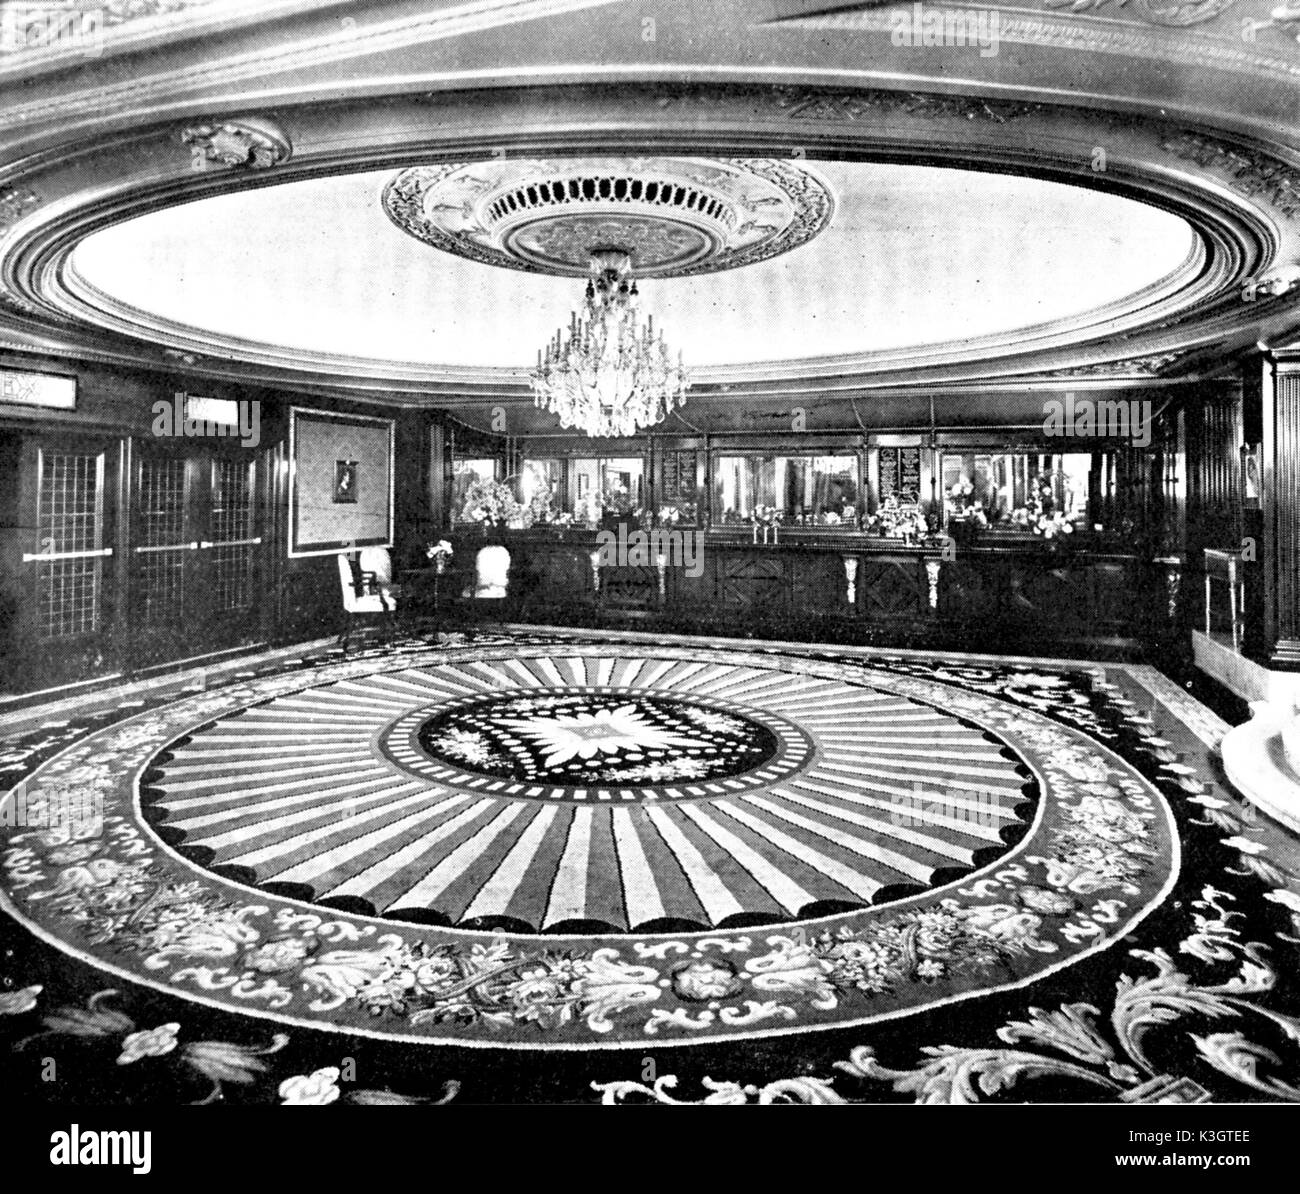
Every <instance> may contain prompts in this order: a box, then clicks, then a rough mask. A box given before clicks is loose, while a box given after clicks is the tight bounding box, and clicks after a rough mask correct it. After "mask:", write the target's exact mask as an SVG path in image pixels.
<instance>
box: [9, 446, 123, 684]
mask: <svg viewBox="0 0 1300 1194" xmlns="http://www.w3.org/2000/svg"><path fill="white" fill-rule="evenodd" d="M119 453H120V444H119V443H116V442H112V443H109V442H104V441H98V442H97V441H90V440H85V441H80V440H75V439H72V438H71V437H69V438H68V439H66V440H62V441H55V440H52V439H51V440H31V439H29V440H26V441H25V442H24V444H23V447H22V449H21V453H20V470H21V477H22V485H21V499H20V514H19V523H20V530H19V540H20V543H21V563H20V568H21V571H20V573H19V577H20V583H19V585H18V586H17V590H18V591H17V601H16V603H15V609H14V611H13V619H14V624H15V630H16V633H15V634H13V635H12V636H11V638H10V642H11V649H12V653H13V658H14V664H15V667H14V671H15V673H16V674H15V675H14V676H13V677H12V678H10V679H9V682H8V683H7V684H6V687H7V688H12V689H14V690H16V691H24V690H25V691H32V690H40V689H45V688H52V687H56V686H58V685H61V684H66V683H70V682H73V681H76V680H80V679H83V678H86V677H89V676H93V675H96V674H102V673H104V672H106V671H111V670H113V665H114V658H113V657H114V650H113V647H112V643H113V621H114V614H115V603H114V597H115V596H116V588H117V586H116V571H115V565H116V560H115V558H114V536H115V529H116V527H115V513H116V511H115V508H114V507H115V503H114V501H113V500H112V495H113V493H114V491H115V486H116V483H117V477H118V467H119Z"/></svg>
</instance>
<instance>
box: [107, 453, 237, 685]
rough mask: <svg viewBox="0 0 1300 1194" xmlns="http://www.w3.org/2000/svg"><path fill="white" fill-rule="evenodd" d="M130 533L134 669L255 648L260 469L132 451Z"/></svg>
mask: <svg viewBox="0 0 1300 1194" xmlns="http://www.w3.org/2000/svg"><path fill="white" fill-rule="evenodd" d="M137 456H138V464H137V469H136V480H135V485H136V489H135V516H134V519H133V531H132V541H133V545H134V546H133V548H132V565H133V566H132V575H131V588H132V603H131V609H132V620H131V626H130V636H131V639H132V640H133V655H134V662H135V666H137V667H144V666H148V665H151V664H156V663H161V662H164V661H166V660H175V659H185V658H191V657H194V656H198V655H205V654H209V653H211V652H214V651H223V650H226V649H228V648H230V647H237V646H241V645H244V644H247V643H252V642H256V641H258V639H259V637H260V635H259V631H260V622H259V620H258V618H257V617H255V616H254V615H255V613H256V610H255V607H256V605H257V593H258V579H259V575H260V568H259V565H260V552H261V543H262V540H261V538H260V537H259V535H258V534H257V533H256V532H257V528H258V520H259V511H258V492H257V463H256V460H254V459H252V458H250V457H248V456H247V455H232V454H228V453H222V452H219V451H218V450H216V449H209V448H206V447H195V446H194V445H193V444H187V445H186V446H185V447H184V449H181V450H177V449H173V448H171V445H165V444H152V443H144V444H141V445H139V450H138V454H137Z"/></svg>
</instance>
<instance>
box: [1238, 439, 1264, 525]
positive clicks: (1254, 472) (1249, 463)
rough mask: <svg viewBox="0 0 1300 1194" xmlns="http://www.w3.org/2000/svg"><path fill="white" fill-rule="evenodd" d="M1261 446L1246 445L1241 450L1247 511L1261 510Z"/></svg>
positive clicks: (1242, 476)
mask: <svg viewBox="0 0 1300 1194" xmlns="http://www.w3.org/2000/svg"><path fill="white" fill-rule="evenodd" d="M1258 448H1259V446H1258V445H1257V444H1246V445H1245V446H1244V447H1243V448H1242V449H1241V480H1242V497H1243V498H1244V499H1245V507H1246V509H1247V510H1258V509H1259V489H1260V483H1259V450H1258Z"/></svg>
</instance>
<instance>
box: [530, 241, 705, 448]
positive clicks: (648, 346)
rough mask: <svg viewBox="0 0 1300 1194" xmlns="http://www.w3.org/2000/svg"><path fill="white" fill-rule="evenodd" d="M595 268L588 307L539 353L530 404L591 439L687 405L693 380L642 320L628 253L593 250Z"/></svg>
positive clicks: (630, 429)
mask: <svg viewBox="0 0 1300 1194" xmlns="http://www.w3.org/2000/svg"><path fill="white" fill-rule="evenodd" d="M591 272H592V278H591V280H590V281H589V282H588V283H587V296H586V307H585V311H584V312H583V314H582V315H579V314H578V313H577V312H576V311H575V312H573V313H572V315H571V316H570V320H569V326H568V328H567V329H561V330H559V331H557V332H556V333H555V337H554V339H552V340H551V342H550V343H549V344H548V345H547V346H546V349H545V351H544V352H539V353H538V354H537V370H536V372H535V373H533V374H532V376H531V382H532V389H533V404H534V405H535V406H537V407H539V408H541V409H542V410H548V411H550V412H552V413H553V414H554V415H556V416H557V417H558V418H559V420H560V423H561V424H562V425H563V426H565V427H573V428H576V429H578V430H581V431H585V432H586V433H587V434H588V435H590V436H593V437H594V436H600V437H611V436H630V435H635V434H636V432H637V431H638V430H640V429H641V428H643V427H651V426H653V425H654V424H656V423H659V422H661V421H662V420H663V419H665V418H667V417H668V415H669V414H670V413H671V412H672V411H673V410H675V409H676V408H677V407H679V406H682V405H683V404H684V403H685V401H686V391H687V390H688V389H689V388H690V377H689V375H688V374H687V372H686V370H685V369H684V368H683V367H682V358H681V354H680V353H678V355H677V361H676V363H675V364H674V363H673V361H672V358H671V355H670V353H669V350H668V346H667V345H666V344H665V343H664V339H663V333H662V331H661V332H659V333H658V334H657V336H656V332H655V327H654V317H653V316H647V317H646V318H645V320H644V322H643V321H642V319H641V316H640V313H639V312H638V310H637V297H638V296H637V285H636V279H635V278H634V277H633V275H632V256H631V254H630V253H628V252H627V251H626V250H624V249H616V248H609V249H593V250H592V252H591Z"/></svg>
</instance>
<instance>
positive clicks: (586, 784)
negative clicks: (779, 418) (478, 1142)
mask: <svg viewBox="0 0 1300 1194" xmlns="http://www.w3.org/2000/svg"><path fill="white" fill-rule="evenodd" d="M6 751H7V753H5V754H4V755H3V756H0V764H3V765H4V766H5V767H6V768H7V770H6V771H5V772H4V779H3V782H4V783H5V784H6V785H7V786H9V788H10V796H9V798H8V799H9V805H8V806H7V807H10V808H12V807H14V803H15V800H16V799H18V798H19V797H21V801H22V809H23V815H22V816H21V817H16V816H14V815H10V816H8V817H7V818H6V821H7V823H6V824H5V825H4V826H3V827H0V828H2V830H3V834H4V836H5V839H6V840H5V848H4V852H3V855H2V856H0V861H2V864H3V872H2V874H3V890H4V897H3V899H4V908H5V910H6V912H7V913H8V914H9V918H10V919H9V920H8V922H7V923H6V927H5V930H4V931H5V941H6V943H7V948H8V952H7V954H6V965H5V983H6V987H5V991H4V992H3V993H2V994H0V1012H3V1013H5V1014H4V1015H3V1016H0V1023H2V1024H3V1025H4V1026H5V1027H10V1026H13V1028H14V1032H13V1033H12V1034H11V1035H12V1042H11V1043H12V1044H13V1046H14V1047H15V1048H18V1049H19V1052H20V1053H21V1052H23V1051H25V1050H26V1049H28V1048H30V1047H32V1046H31V1045H30V1044H29V1041H30V1040H32V1039H41V1040H45V1041H46V1043H45V1044H43V1045H42V1046H41V1047H42V1050H47V1049H49V1048H53V1047H54V1044H52V1043H51V1042H55V1043H57V1042H60V1041H61V1042H63V1044H64V1045H65V1046H66V1047H68V1048H71V1047H73V1045H74V1044H80V1045H81V1046H83V1047H85V1048H87V1049H89V1050H91V1051H93V1049H92V1046H93V1042H99V1047H100V1050H101V1053H103V1052H105V1051H113V1050H117V1051H119V1052H118V1054H116V1055H115V1056H114V1057H112V1058H109V1059H108V1060H110V1061H112V1062H113V1063H114V1068H113V1069H104V1070H99V1069H96V1068H95V1067H94V1066H93V1065H92V1066H91V1067H90V1068H91V1069H92V1070H94V1073H95V1075H96V1076H95V1077H94V1079H93V1080H92V1087H94V1086H95V1084H99V1085H100V1086H102V1085H103V1084H105V1083H108V1084H109V1085H112V1084H117V1085H118V1086H120V1085H121V1084H122V1083H123V1081H125V1076H126V1075H128V1074H129V1073H136V1072H140V1071H139V1070H135V1069H133V1067H134V1066H135V1065H136V1063H137V1062H142V1061H144V1060H146V1059H149V1058H157V1059H160V1060H158V1061H157V1062H156V1063H155V1069H158V1068H161V1067H162V1066H164V1065H168V1066H170V1067H171V1068H170V1070H168V1073H170V1074H171V1075H172V1078H171V1079H170V1081H171V1083H172V1085H171V1086H167V1085H166V1084H163V1085H162V1086H160V1085H159V1084H158V1083H156V1082H152V1083H150V1084H149V1085H148V1087H147V1088H146V1090H145V1091H137V1092H136V1093H135V1095H134V1096H130V1095H129V1096H127V1097H137V1098H149V1097H152V1098H158V1099H161V1100H163V1101H167V1100H168V1099H169V1098H170V1099H173V1100H180V1101H189V1100H190V1099H191V1098H193V1097H195V1096H198V1097H211V1098H217V1097H221V1098H238V1097H240V1096H241V1095H245V1096H247V1097H249V1098H252V1099H253V1100H254V1101H257V1100H259V1099H266V1098H268V1097H269V1098H271V1100H272V1101H275V1097H274V1096H276V1095H278V1096H279V1098H280V1099H282V1100H287V1101H332V1100H334V1099H338V1098H343V1099H345V1101H353V1102H366V1101H393V1100H397V1101H400V1100H402V1099H405V1098H415V1099H419V1100H424V1101H439V1100H440V1099H442V1098H444V1097H448V1096H449V1094H450V1093H451V1092H453V1091H454V1090H456V1089H459V1090H460V1091H461V1096H460V1097H462V1098H466V1097H474V1098H481V1099H483V1100H484V1101H501V1100H509V1101H530V1100H540V1101H547V1100H556V1099H561V1100H563V1099H581V1098H584V1097H586V1098H603V1099H604V1100H605V1101H609V1102H619V1101H638V1100H639V1101H655V1102H673V1101H712V1102H727V1101H730V1102H744V1101H750V1100H757V1101H764V1100H765V1099H770V1098H781V1099H786V1098H789V1099H797V1100H799V1101H813V1102H825V1101H839V1100H843V1099H848V1098H866V1099H880V1098H908V1097H917V1098H921V1099H925V1100H929V1101H935V1100H947V1101H971V1100H973V1099H978V1098H981V1097H992V1096H993V1095H995V1094H996V1092H999V1091H1004V1090H1005V1089H1007V1088H1008V1087H1010V1086H1011V1085H1014V1084H1016V1082H1017V1081H1020V1080H1021V1079H1024V1081H1023V1082H1021V1086H1022V1088H1023V1094H1022V1097H1031V1098H1032V1097H1048V1098H1052V1097H1067V1098H1083V1099H1098V1098H1104V1099H1114V1098H1124V1099H1128V1100H1129V1101H1146V1100H1152V1099H1156V1098H1162V1099H1164V1100H1165V1101H1170V1100H1175V1101H1197V1100H1200V1099H1202V1098H1214V1097H1232V1098H1240V1097H1243V1089H1244V1091H1245V1095H1244V1097H1266V1098H1283V1097H1289V1096H1290V1095H1291V1094H1293V1093H1295V1082H1294V1077H1293V1075H1294V1073H1295V1060H1296V1059H1295V1057H1294V1056H1293V1054H1294V1053H1295V1045H1294V1029H1295V1025H1296V1021H1295V1020H1294V1018H1293V1000H1294V992H1293V991H1291V990H1290V989H1289V980H1288V979H1286V978H1284V977H1279V976H1285V975H1286V974H1287V971H1286V970H1285V969H1284V968H1283V966H1282V965H1281V962H1282V960H1283V958H1289V959H1290V960H1291V961H1292V963H1294V960H1295V958H1296V953H1295V948H1296V944H1298V942H1297V938H1296V936H1295V926H1294V925H1292V924H1291V920H1292V919H1293V918H1295V917H1296V916H1297V914H1300V897H1298V896H1297V894H1296V885H1295V873H1294V868H1295V857H1294V856H1295V843H1294V841H1292V840H1291V839H1290V838H1289V837H1287V835H1285V834H1284V833H1282V832H1281V831H1280V830H1278V829H1277V828H1276V827H1274V826H1272V825H1271V824H1269V823H1268V822H1265V821H1263V820H1262V819H1260V820H1253V819H1250V818H1249V815H1248V814H1245V815H1243V811H1242V810H1241V809H1240V808H1239V807H1238V806H1237V804H1236V803H1235V801H1234V799H1233V798H1232V796H1231V794H1230V793H1227V792H1225V791H1224V790H1222V789H1221V788H1220V787H1219V786H1217V785H1216V784H1215V782H1214V780H1213V775H1212V772H1211V768H1210V766H1209V764H1208V762H1207V760H1206V757H1205V756H1206V752H1205V746H1204V744H1203V743H1201V742H1199V741H1198V740H1197V739H1196V738H1195V736H1194V735H1193V734H1192V733H1191V732H1189V730H1188V728H1187V726H1186V725H1184V724H1182V723H1180V722H1179V721H1178V720H1177V719H1175V718H1174V717H1173V716H1171V715H1170V713H1169V711H1168V709H1167V708H1166V706H1165V705H1164V704H1163V703H1162V702H1161V701H1160V700H1158V699H1156V698H1155V697H1154V696H1153V695H1152V692H1151V691H1148V690H1145V689H1144V688H1143V687H1142V686H1141V684H1139V683H1137V682H1136V681H1135V680H1134V678H1133V676H1131V675H1129V674H1128V673H1127V672H1126V671H1125V670H1124V669H1122V668H1117V669H1111V670H1106V669H1102V668H1100V667H1088V668H1083V669H1081V668H1077V667H1076V668H1066V667H1054V666H1051V665H1046V664H1043V665H1038V664H1036V665H1034V666H1033V667H1028V666H1017V665H998V666H990V665H985V664H977V663H975V662H967V661H961V660H947V661H942V660H925V659H920V658H916V657H905V656H897V655H894V656H891V655H888V654H877V653H871V652H837V651H834V650H829V649H819V650H818V649H794V648H765V649H762V650H757V649H754V648H752V647H750V648H741V647H739V646H737V645H734V644H711V643H708V642H705V641H700V642H695V641H687V640H678V641H674V642H664V641H653V640H648V639H647V640H638V639H637V638H636V636H621V637H619V638H618V639H617V640H611V639H602V638H599V637H592V636H584V635H562V634H550V635H542V634H522V633H520V634H510V635H501V636H482V637H480V638H478V639H476V640H474V641H464V640H460V639H457V638H447V637H445V636H444V638H443V640H442V641H424V640H411V641H407V642H404V643H401V644H399V645H397V646H395V647H390V648H389V649H386V650H383V651H370V652H363V653H362V655H361V656H359V657H353V658H349V659H347V660H342V659H339V658H337V657H331V656H324V657H319V658H315V659H311V660H307V661H302V662H301V663H298V664H296V665H294V666H290V667H285V666H279V667H268V668H266V669H264V670H263V671H261V672H254V673H250V674H248V675H245V676H241V677H236V678H234V679H233V681H232V682H231V683H228V684H226V685H224V686H221V687H217V688H213V689H211V690H209V691H205V692H202V693H197V694H192V695H188V696H184V697H182V698H181V699H175V698H169V699H164V698H159V699H158V700H157V701H156V702H149V701H146V702H145V703H144V705H143V706H142V707H140V708H139V709H122V710H119V711H117V712H115V713H112V714H105V715H99V716H97V717H95V718H87V719H86V720H85V721H84V722H82V723H70V724H68V725H66V726H51V727H47V728H46V729H45V730H44V731H42V733H41V734H39V735H36V734H34V735H30V736H28V737H27V738H24V739H23V740H21V741H15V742H10V743H8V744H7V747H6ZM87 793H90V794H92V795H93V797H94V807H95V808H96V809H97V810H99V813H100V817H99V820H98V822H97V823H96V822H94V821H93V820H92V821H90V822H87V821H85V820H82V819H78V818H77V817H69V816H68V815H67V811H68V808H70V807H71V808H83V809H84V808H85V807H89V805H88V804H87V802H86V796H87ZM78 802H80V803H78ZM61 807H62V808H63V810H64V814H63V815H62V816H60V815H59V810H60V808H61ZM42 818H43V819H42ZM19 821H21V822H22V823H17V822H19ZM1189 965H1190V966H1191V967H1192V971H1191V972H1189V971H1188V969H1187V967H1188V966H1189ZM1291 969H1292V971H1294V969H1295V967H1294V964H1293V965H1292V967H1291ZM1202 971H1203V973H1202ZM1126 984H1127V985H1126ZM110 990H111V991H113V992H115V993H113V994H106V993H105V992H106V991H110ZM55 992H58V993H59V994H58V996H57V999H56V997H55ZM1134 992H1138V993H1137V994H1135V993H1134ZM1112 1005H1113V1008H1114V1010H1113V1011H1111V1026H1112V1027H1111V1029H1110V1030H1109V1032H1108V1031H1107V1030H1104V1029H1103V1028H1102V1027H1100V1017H1101V1015H1102V1012H1103V1010H1109V1009H1110V1008H1111V1006H1112ZM1052 1009H1056V1010H1052ZM959 1010H960V1016H959V1017H958V1015H957V1013H958V1011H959ZM1197 1016H1199V1017H1201V1019H1202V1020H1206V1021H1208V1022H1210V1023H1212V1022H1213V1021H1215V1020H1217V1019H1224V1018H1227V1017H1233V1018H1235V1019H1237V1020H1239V1021H1242V1023H1241V1024H1238V1025H1236V1026H1235V1028H1234V1032H1232V1033H1224V1032H1215V1031H1210V1030H1209V1029H1208V1028H1207V1024H1206V1023H1203V1022H1201V1020H1197V1019H1196V1017H1197ZM1182 1019H1189V1023H1188V1024H1187V1026H1186V1027H1187V1031H1174V1030H1173V1029H1171V1028H1170V1027H1169V1025H1170V1024H1172V1023H1173V1022H1174V1021H1178V1020H1182ZM155 1020H156V1021H158V1022H157V1023H153V1021H155ZM1247 1024H1248V1025H1249V1028H1247V1027H1245V1025H1247ZM200 1025H201V1026H202V1030H201V1031H202V1033H203V1035H204V1036H206V1037H210V1038H212V1039H207V1040H204V1041H202V1042H199V1043H201V1044H203V1045H204V1046H210V1047H211V1048H209V1049H206V1050H205V1049H200V1048H197V1046H196V1044H195V1036H196V1034H197V1033H199V1032H200V1028H199V1026H200ZM20 1026H23V1027H25V1029H26V1031H25V1032H20V1031H19V1027H20ZM70 1026H74V1027H70ZM1157 1027H1158V1028H1159V1029H1160V1032H1162V1033H1163V1034H1164V1038H1166V1039H1167V1040H1168V1041H1170V1042H1176V1044H1177V1046H1178V1047H1177V1048H1174V1049H1173V1051H1172V1052H1171V1053H1170V1054H1169V1056H1167V1057H1166V1056H1164V1055H1157V1054H1155V1053H1154V1052H1153V1050H1152V1048H1151V1045H1150V1043H1149V1042H1150V1040H1151V1038H1152V1037H1154V1036H1155V1035H1157V1034H1156V1033H1155V1032H1153V1031H1151V1030H1152V1029H1155V1028H1157ZM1181 1027H1182V1026H1181V1025H1179V1028H1180V1029H1181ZM1192 1029H1196V1031H1194V1032H1193V1031H1191V1030H1192ZM151 1033H153V1034H154V1035H152V1036H151V1035H150V1034H151ZM47 1038H48V1039H47ZM953 1038H959V1039H957V1040H956V1041H955V1042H954V1040H953ZM1288 1038H1290V1039H1288ZM330 1040H334V1041H337V1042H338V1043H337V1045H335V1046H333V1047H332V1048H331V1047H330V1046H329V1045H328V1044H327V1043H326V1042H328V1041H330ZM931 1042H934V1043H935V1044H943V1045H944V1046H945V1047H948V1046H951V1051H950V1052H944V1051H943V1050H940V1051H939V1052H937V1053H932V1054H931V1055H930V1059H929V1060H928V1061H926V1060H925V1056H924V1055H922V1056H921V1057H919V1058H918V1056H917V1046H918V1045H922V1044H930V1043H931ZM429 1045H439V1046H441V1047H442V1048H441V1049H440V1050H439V1051H438V1052H437V1053H436V1054H433V1053H429V1054H427V1055H425V1056H424V1060H423V1062H421V1060H420V1055H421V1052H422V1050H421V1049H420V1046H429ZM412 1046H416V1048H415V1050H414V1053H412ZM213 1050H216V1052H215V1053H213ZM629 1052H631V1056H629ZM336 1054H337V1055H338V1056H343V1055H347V1056H356V1055H358V1054H364V1055H365V1056H366V1058H367V1064H368V1065H369V1066H370V1067H371V1070H372V1072H373V1073H376V1074H379V1075H382V1081H380V1082H378V1084H377V1085H376V1087H375V1088H374V1089H369V1090H362V1089H360V1088H358V1087H355V1086H353V1087H348V1086H347V1083H346V1081H345V1080H344V1079H343V1078H341V1077H340V1075H339V1073H336V1072H334V1071H335V1070H337V1068H338V1067H337V1066H335V1065H333V1064H331V1058H332V1057H333V1056H334V1055H336ZM642 1054H646V1055H648V1056H653V1058H654V1059H655V1066H654V1067H652V1070H653V1072H654V1073H655V1074H657V1075H658V1077H653V1078H651V1079H650V1080H646V1073H647V1071H646V1069H645V1067H644V1066H642V1065H640V1064H639V1063H636V1062H637V1059H639V1058H640V1057H641V1055H642ZM88 1055H89V1054H87V1056H88ZM218 1056H219V1058H221V1059H224V1060H220V1061H218V1060H214V1058H215V1057H218ZM1026 1056H1028V1058H1029V1060H1026ZM121 1057H126V1058H127V1060H126V1061H121V1060H120V1059H121ZM164 1057H165V1058H168V1059H170V1060H169V1061H167V1062H163V1061H162V1060H161V1059H163V1058H164ZM435 1058H436V1065H435ZM1017 1058H1019V1060H1017ZM494 1059H495V1060H494ZM506 1059H508V1060H506ZM548 1059H549V1060H548ZM792 1059H795V1063H796V1064H793V1065H792ZM634 1063H636V1064H634ZM286 1070H291V1071H292V1072H289V1073H286V1072H285V1071H286ZM435 1071H436V1072H435ZM1193 1071H1194V1072H1193ZM1266 1071H1267V1073H1266ZM988 1074H993V1075H995V1077H996V1080H990V1081H986V1080H985V1079H986V1077H987V1075H988ZM471 1075H472V1076H473V1077H472V1078H471ZM720 1075H726V1076H727V1077H726V1079H725V1080H722V1079H720V1077H719V1076H720ZM1030 1075H1035V1076H1036V1077H1035V1079H1034V1082H1033V1083H1031V1082H1029V1081H1028V1076H1030ZM705 1076H710V1083H709V1084H706V1083H705V1082H704V1078H705ZM733 1076H734V1078H733ZM668 1077H671V1078H672V1081H671V1082H669V1081H665V1080H661V1079H666V1078H668ZM273 1079H274V1080H273ZM435 1079H436V1080H435ZM714 1079H718V1080H717V1081H715V1080H714ZM443 1082H450V1083H452V1085H451V1086H447V1087H444V1086H443V1085H442V1083H443ZM205 1083H207V1084H210V1088H209V1087H208V1086H205ZM294 1083H297V1085H294ZM467 1083H468V1084H469V1085H468V1087H467ZM268 1084H269V1085H268ZM457 1084H459V1085H457ZM164 1087H166V1090H165V1091H164ZM173 1088H174V1089H173ZM286 1091H287V1092H288V1094H286ZM399 1091H403V1092H406V1093H404V1094H398V1093H395V1092H399ZM1062 1091H1065V1092H1067V1093H1066V1094H1065V1095H1064V1096H1062ZM168 1092H170V1093H168ZM295 1092H296V1093H295ZM583 1092H585V1095H584V1093H583ZM1229 1092H1230V1093H1229ZM298 1096H301V1098H299V1097H298Z"/></svg>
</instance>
